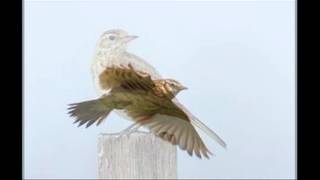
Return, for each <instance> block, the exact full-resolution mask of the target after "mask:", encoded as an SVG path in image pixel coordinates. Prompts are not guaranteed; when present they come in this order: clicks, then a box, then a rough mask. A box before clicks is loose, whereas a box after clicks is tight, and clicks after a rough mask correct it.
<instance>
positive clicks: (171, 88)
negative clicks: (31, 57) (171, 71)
mask: <svg viewBox="0 0 320 180" xmlns="http://www.w3.org/2000/svg"><path fill="white" fill-rule="evenodd" d="M164 86H165V88H166V90H167V91H168V92H170V93H171V94H172V95H173V96H176V95H177V94H178V93H179V92H180V91H182V90H185V89H188V88H187V87H185V86H183V85H182V84H181V83H180V82H178V81H176V80H173V79H165V81H164Z"/></svg>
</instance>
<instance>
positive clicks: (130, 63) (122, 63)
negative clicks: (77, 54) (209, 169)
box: [69, 30, 226, 158]
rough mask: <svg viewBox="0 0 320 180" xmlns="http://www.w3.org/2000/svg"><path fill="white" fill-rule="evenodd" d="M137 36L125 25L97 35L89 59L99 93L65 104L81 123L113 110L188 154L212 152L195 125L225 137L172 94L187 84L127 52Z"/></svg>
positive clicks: (98, 119)
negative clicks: (162, 74)
mask: <svg viewBox="0 0 320 180" xmlns="http://www.w3.org/2000/svg"><path fill="white" fill-rule="evenodd" d="M135 38H137V36H130V35H128V33H127V32H125V31H123V30H109V31H106V32H105V33H103V34H102V36H101V37H100V39H99V41H98V44H97V49H96V53H95V57H94V60H93V64H92V74H93V79H94V82H95V85H96V88H97V91H98V95H99V98H98V99H95V100H90V101H85V102H80V103H74V104H71V106H70V107H69V110H70V111H69V113H70V114H71V116H75V117H76V118H77V119H76V122H79V125H83V124H86V123H87V127H89V126H90V125H92V124H93V123H95V122H97V125H98V124H100V123H101V122H102V121H103V119H104V118H105V117H106V116H107V115H108V114H109V113H110V112H111V111H115V112H116V113H118V114H119V115H121V116H122V117H125V118H126V119H129V120H131V121H133V122H134V123H133V125H132V126H130V127H129V128H128V129H129V130H130V129H131V128H132V127H134V126H137V127H140V126H143V127H146V128H147V129H149V130H150V132H152V133H153V134H155V135H156V136H159V137H160V138H162V139H163V140H166V141H169V142H170V143H172V144H174V145H178V146H179V147H180V148H181V149H182V150H186V151H187V152H188V154H189V155H191V156H192V154H193V152H194V153H195V154H196V155H197V156H198V157H199V158H201V156H202V155H203V156H205V157H207V158H209V156H208V154H211V152H210V151H209V150H208V148H207V147H206V146H205V145H204V143H203V141H202V140H201V138H200V136H199V135H198V133H197V131H196V130H195V128H194V127H193V125H195V126H197V127H198V128H200V129H201V130H203V131H204V132H205V133H206V134H207V135H209V136H210V137H211V138H213V139H214V140H216V141H217V142H218V143H219V144H220V145H221V146H223V147H226V144H225V142H224V141H223V140H222V139H221V138H220V137H219V136H218V135H217V134H216V133H214V132H213V131H212V130H211V129H210V128H208V127H207V126H206V125H204V124H203V123H202V122H201V121H200V120H198V119H197V118H196V117H195V116H193V115H192V114H191V113H190V112H189V111H188V110H187V109H186V108H185V107H183V105H182V104H180V103H179V102H178V101H177V99H176V98H175V96H176V94H177V93H179V92H180V91H181V90H183V89H186V88H185V87H184V86H183V85H181V84H180V83H179V82H177V81H175V80H172V79H162V78H161V77H160V75H159V73H158V72H157V71H156V70H155V69H154V68H153V67H152V66H151V65H149V64H148V63H146V62H145V61H144V60H142V59H140V58H139V57H137V56H135V55H133V54H131V53H128V52H127V51H126V47H127V44H128V42H130V41H131V40H133V39H135Z"/></svg>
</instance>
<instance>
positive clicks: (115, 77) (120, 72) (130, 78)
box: [99, 63, 155, 91]
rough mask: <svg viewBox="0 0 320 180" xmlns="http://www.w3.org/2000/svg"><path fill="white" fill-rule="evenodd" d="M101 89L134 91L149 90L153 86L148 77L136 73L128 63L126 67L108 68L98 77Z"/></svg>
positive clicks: (144, 74) (114, 66) (141, 73)
mask: <svg viewBox="0 0 320 180" xmlns="http://www.w3.org/2000/svg"><path fill="white" fill-rule="evenodd" d="M99 83H100V86H101V88H103V89H105V90H107V89H113V88H116V87H122V88H125V89H131V90H132V89H134V90H145V91H147V90H150V89H151V88H153V87H154V86H155V84H154V82H153V81H152V79H151V77H150V75H148V74H147V73H143V72H139V71H136V70H135V69H134V68H133V67H132V65H131V64H130V63H129V64H128V65H127V66H124V65H120V66H116V65H113V66H109V67H107V68H106V69H105V70H104V71H103V72H102V73H101V74H100V75H99Z"/></svg>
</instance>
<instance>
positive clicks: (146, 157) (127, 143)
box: [98, 131, 177, 179]
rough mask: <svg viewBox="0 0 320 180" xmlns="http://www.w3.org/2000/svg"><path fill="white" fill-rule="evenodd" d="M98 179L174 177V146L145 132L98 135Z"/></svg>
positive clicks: (175, 166)
mask: <svg viewBox="0 0 320 180" xmlns="http://www.w3.org/2000/svg"><path fill="white" fill-rule="evenodd" d="M98 150H99V152H98V158H99V161H98V162H99V166H98V167H99V178H100V179H177V149H176V147H175V146H173V145H171V144H170V143H168V142H165V141H164V140H162V139H160V138H158V137H156V136H154V135H153V134H150V133H146V132H141V131H138V132H134V133H132V134H130V135H129V136H127V135H123V136H121V137H119V136H118V135H117V134H100V136H99V140H98Z"/></svg>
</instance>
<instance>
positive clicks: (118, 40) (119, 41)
mask: <svg viewBox="0 0 320 180" xmlns="http://www.w3.org/2000/svg"><path fill="white" fill-rule="evenodd" d="M137 37H138V36H133V35H129V34H128V33H127V32H126V31H124V30H121V29H112V30H108V31H106V32H104V33H103V34H102V35H101V37H100V40H99V42H98V46H99V47H100V48H101V49H103V50H125V49H126V48H127V44H128V43H129V42H130V41H132V40H134V39H136V38H137Z"/></svg>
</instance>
